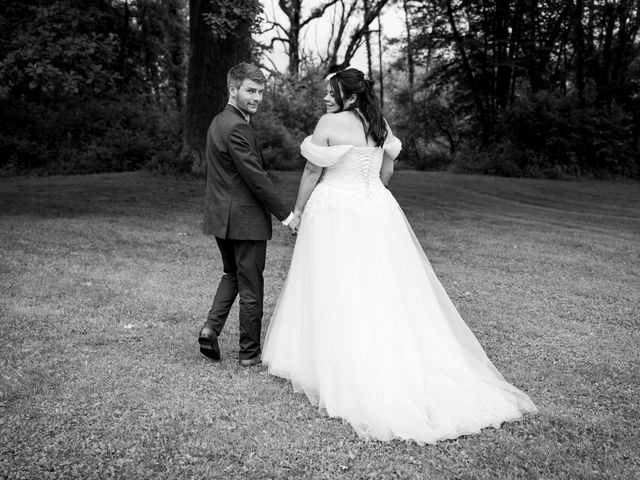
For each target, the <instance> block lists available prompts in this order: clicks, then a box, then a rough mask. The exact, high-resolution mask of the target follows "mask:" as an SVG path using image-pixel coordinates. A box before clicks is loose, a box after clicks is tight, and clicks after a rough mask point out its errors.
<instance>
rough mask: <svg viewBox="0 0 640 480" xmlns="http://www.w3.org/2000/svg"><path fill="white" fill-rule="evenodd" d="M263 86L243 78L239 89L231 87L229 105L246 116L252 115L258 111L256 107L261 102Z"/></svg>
mask: <svg viewBox="0 0 640 480" xmlns="http://www.w3.org/2000/svg"><path fill="white" fill-rule="evenodd" d="M263 91H264V84H263V83H257V82H254V81H253V80H249V79H248V78H245V79H244V80H243V81H242V83H241V84H240V86H239V87H236V86H235V85H231V87H230V88H229V97H230V99H231V103H233V104H234V105H235V106H236V107H238V108H239V109H240V110H242V111H243V112H244V113H246V114H247V115H253V114H254V113H256V112H257V111H258V106H259V105H260V102H262V92H263Z"/></svg>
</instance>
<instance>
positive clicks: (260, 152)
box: [224, 103, 264, 165]
mask: <svg viewBox="0 0 640 480" xmlns="http://www.w3.org/2000/svg"><path fill="white" fill-rule="evenodd" d="M224 109H225V110H229V111H230V112H233V113H234V114H236V115H237V116H238V117H240V118H241V119H242V120H243V121H245V122H246V121H247V119H246V118H244V116H243V115H242V113H240V110H238V109H237V108H236V107H234V106H233V105H231V104H230V103H227V106H226V107H225V108H224ZM247 123H249V126H250V127H251V131H252V132H253V125H252V124H251V122H247ZM252 137H253V148H254V150H255V151H256V153H257V154H258V158H260V163H261V164H262V165H264V157H263V156H262V150H260V145H258V139H257V138H256V136H255V135H252ZM247 140H248V139H247Z"/></svg>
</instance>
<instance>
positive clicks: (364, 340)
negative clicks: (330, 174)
mask: <svg viewBox="0 0 640 480" xmlns="http://www.w3.org/2000/svg"><path fill="white" fill-rule="evenodd" d="M356 197H358V198H356ZM262 358H263V362H264V363H265V364H266V365H267V366H268V371H269V373H271V374H273V375H277V376H279V377H283V378H286V379H288V380H290V381H291V382H292V384H293V386H294V388H295V390H296V391H302V392H304V393H305V394H306V395H307V396H308V398H309V399H310V401H311V402H313V403H314V404H315V405H317V406H318V407H319V408H320V409H321V411H323V412H324V413H326V414H328V415H329V416H331V417H340V418H342V419H344V420H346V421H348V422H349V423H350V424H351V425H352V426H353V428H354V429H355V430H356V432H357V433H358V434H359V435H360V436H362V437H365V438H372V439H378V440H391V439H396V438H397V439H404V440H415V441H417V442H420V443H434V442H436V441H438V440H442V439H450V438H455V437H458V436H460V435H465V434H471V433H478V432H479V431H480V429H481V428H483V427H487V426H493V427H496V428H497V427H499V426H500V424H501V423H502V422H504V421H508V420H514V419H517V418H520V417H521V416H522V415H523V414H524V413H526V412H536V411H537V409H536V407H535V405H534V404H533V403H532V401H531V400H530V399H529V397H528V396H527V395H526V394H524V393H523V392H521V391H520V390H518V389H517V388H515V387H514V386H512V385H510V384H509V383H507V382H506V381H505V379H504V378H503V377H502V375H501V374H500V373H499V372H498V371H497V370H496V368H495V367H494V366H493V364H492V363H491V361H490V360H489V359H488V358H487V356H486V354H485V353H484V351H483V349H482V347H481V346H480V344H479V343H478V341H477V339H476V338H475V336H474V335H473V333H472V332H471V330H470V329H469V328H468V327H467V325H466V324H465V323H464V321H463V320H462V318H461V317H460V315H459V314H458V312H457V310H456V308H455V307H454V305H453V303H452V302H451V300H450V299H449V297H448V296H447V294H446V292H445V291H444V289H443V287H442V286H441V284H440V282H439V281H438V279H437V278H436V275H435V273H434V271H433V269H432V267H431V265H430V264H429V261H428V260H427V257H426V256H425V254H424V252H423V250H422V248H421V246H420V244H419V242H418V240H417V239H416V238H415V235H414V233H413V231H412V229H411V227H410V226H409V223H408V222H407V220H406V218H405V216H404V214H403V212H402V210H401V209H400V207H399V205H398V204H397V202H396V201H395V199H394V198H393V196H392V195H391V194H390V193H389V192H388V191H387V190H386V189H384V188H382V189H381V190H379V191H377V192H376V193H375V194H374V195H371V192H368V194H367V195H365V194H357V193H350V192H345V191H343V190H340V189H336V188H333V187H332V186H331V185H323V184H322V183H321V184H319V185H318V186H317V187H316V189H315V190H314V192H313V194H312V196H311V198H310V200H309V202H308V204H307V207H306V208H305V213H304V215H303V219H302V224H301V226H300V230H299V232H298V237H297V241H296V245H295V249H294V252H293V256H292V259H291V266H290V269H289V272H288V275H287V278H286V281H285V284H284V286H283V289H282V291H281V294H280V298H279V300H278V303H277V306H276V308H275V311H274V314H273V317H272V318H271V322H270V324H269V329H268V332H267V336H266V339H265V344H264V349H263V356H262Z"/></svg>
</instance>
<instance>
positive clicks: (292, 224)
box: [288, 214, 300, 235]
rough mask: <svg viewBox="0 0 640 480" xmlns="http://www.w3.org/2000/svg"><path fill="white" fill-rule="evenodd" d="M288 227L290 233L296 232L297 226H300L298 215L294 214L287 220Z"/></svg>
mask: <svg viewBox="0 0 640 480" xmlns="http://www.w3.org/2000/svg"><path fill="white" fill-rule="evenodd" d="M288 227H289V232H291V235H295V234H296V233H298V228H300V215H296V214H294V216H293V218H292V219H291V221H290V222H289V225H288Z"/></svg>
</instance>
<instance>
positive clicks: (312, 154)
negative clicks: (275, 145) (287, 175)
mask: <svg viewBox="0 0 640 480" xmlns="http://www.w3.org/2000/svg"><path fill="white" fill-rule="evenodd" d="M352 148H353V147H352V146H351V145H334V146H331V147H329V146H326V147H323V146H321V145H316V144H315V143H312V142H311V136H308V137H307V138H305V139H304V140H303V141H302V143H301V144H300V152H301V153H302V156H303V157H304V158H306V159H307V160H308V161H310V162H311V163H313V164H314V165H317V166H318V167H330V166H331V165H333V164H334V163H336V162H337V161H338V160H340V158H341V157H342V156H343V155H344V154H345V153H347V152H348V151H349V150H351V149H352Z"/></svg>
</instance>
